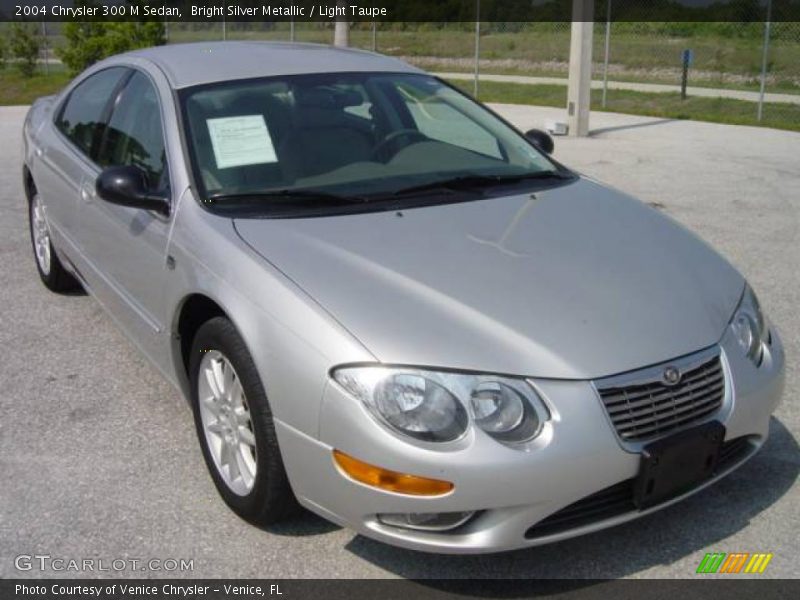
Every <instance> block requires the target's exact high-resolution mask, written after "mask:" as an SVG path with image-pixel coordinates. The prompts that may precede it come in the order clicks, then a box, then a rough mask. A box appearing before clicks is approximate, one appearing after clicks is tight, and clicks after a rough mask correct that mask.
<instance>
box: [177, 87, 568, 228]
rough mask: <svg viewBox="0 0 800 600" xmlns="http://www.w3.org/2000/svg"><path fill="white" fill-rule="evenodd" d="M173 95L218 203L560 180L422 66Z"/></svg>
mask: <svg viewBox="0 0 800 600" xmlns="http://www.w3.org/2000/svg"><path fill="white" fill-rule="evenodd" d="M181 103H182V109H183V114H184V121H185V123H186V128H187V140H188V142H189V144H188V145H189V149H190V154H191V160H192V166H193V169H194V174H195V180H196V183H197V185H198V187H199V188H200V193H201V196H202V198H203V199H204V201H205V202H207V203H208V204H209V205H213V206H214V207H217V208H222V207H225V206H226V205H227V206H232V205H233V206H241V205H243V204H245V205H248V206H253V205H257V206H258V207H259V209H258V210H259V211H266V212H270V211H278V212H280V211H286V210H293V211H300V212H302V211H303V210H316V211H317V212H319V209H320V207H325V208H326V209H328V208H329V209H331V210H341V207H343V206H350V207H356V206H364V205H365V204H367V203H376V202H380V201H382V200H383V201H385V200H386V199H387V198H391V199H392V201H393V202H394V203H395V205H397V203H398V202H399V199H400V198H403V199H406V200H409V199H411V198H414V197H416V198H419V197H423V196H424V197H426V198H427V199H428V202H429V203H431V202H432V203H437V202H448V201H453V199H452V198H453V196H459V195H467V196H469V194H473V195H475V194H479V195H480V196H481V197H485V195H486V194H488V193H491V192H490V191H489V190H493V189H497V188H501V189H507V187H508V186H509V185H511V186H513V185H519V184H520V182H523V181H524V182H526V184H527V185H529V186H530V185H537V186H540V187H541V186H547V185H557V184H558V180H559V179H564V177H565V175H564V173H565V170H564V169H563V168H561V167H559V166H558V165H557V164H555V163H554V162H552V161H551V160H550V159H548V158H547V157H546V156H545V155H543V154H542V153H541V152H539V151H538V150H537V149H536V147H535V146H533V145H532V144H531V143H529V142H528V141H527V140H526V139H525V138H524V137H523V136H522V135H520V134H519V133H518V132H517V131H516V130H514V129H513V128H512V127H510V126H509V125H507V124H506V123H504V122H503V121H502V120H500V119H499V118H497V117H496V116H494V115H493V114H492V113H491V112H490V111H488V110H486V109H485V108H483V107H482V106H481V105H480V104H478V103H476V102H475V101H473V100H471V99H470V98H469V97H468V96H466V95H464V94H462V93H461V92H459V91H457V90H455V89H453V88H451V87H449V86H448V85H447V84H445V83H443V82H441V81H439V80H437V79H435V78H433V77H430V76H427V75H423V74H406V73H400V74H398V73H335V74H313V75H295V76H283V77H270V78H264V79H258V80H245V81H232V82H223V83H218V84H212V85H205V86H199V87H194V88H189V89H187V90H184V91H182V93H181ZM534 180H536V181H535V182H534ZM442 192H444V193H442Z"/></svg>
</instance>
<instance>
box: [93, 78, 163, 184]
mask: <svg viewBox="0 0 800 600" xmlns="http://www.w3.org/2000/svg"><path fill="white" fill-rule="evenodd" d="M97 162H98V163H99V164H100V165H101V166H104V167H110V166H115V167H116V166H134V167H139V168H140V169H141V170H142V171H144V172H145V174H146V175H147V182H148V184H149V186H150V189H152V190H161V189H163V187H165V179H166V178H165V177H164V172H165V164H166V155H165V152H164V130H163V127H162V125H161V109H160V106H159V104H158V96H157V92H156V89H155V88H154V87H153V84H152V83H150V80H149V79H148V78H147V76H146V75H144V74H142V73H140V72H138V71H137V72H136V74H135V75H134V76H133V77H131V79H130V81H129V82H128V83H127V84H126V86H125V89H124V90H123V92H122V96H121V97H120V99H119V102H117V105H116V107H115V108H114V113H113V114H112V115H111V119H110V120H109V122H108V127H107V128H106V131H105V136H104V139H103V143H102V146H101V148H100V152H99V154H98V156H97Z"/></svg>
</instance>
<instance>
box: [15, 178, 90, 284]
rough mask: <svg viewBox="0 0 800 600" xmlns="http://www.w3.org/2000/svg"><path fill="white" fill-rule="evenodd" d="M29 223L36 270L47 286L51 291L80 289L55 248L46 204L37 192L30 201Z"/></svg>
mask: <svg viewBox="0 0 800 600" xmlns="http://www.w3.org/2000/svg"><path fill="white" fill-rule="evenodd" d="M28 225H29V229H30V232H31V245H32V246H33V256H34V258H35V259H36V270H37V271H38V272H39V278H40V279H41V280H42V283H43V284H44V285H45V287H47V289H49V290H50V291H51V292H70V291H73V290H76V289H79V288H80V283H78V280H77V279H75V277H73V276H72V274H70V273H69V272H68V271H67V270H66V269H65V268H64V265H63V264H61V261H60V260H59V259H58V255H57V254H56V251H55V249H54V248H53V243H52V242H51V241H50V226H49V225H48V224H47V215H46V214H45V211H44V205H43V204H42V200H41V198H40V197H39V194H38V193H36V192H34V193H33V196H32V197H31V199H30V202H29V203H28Z"/></svg>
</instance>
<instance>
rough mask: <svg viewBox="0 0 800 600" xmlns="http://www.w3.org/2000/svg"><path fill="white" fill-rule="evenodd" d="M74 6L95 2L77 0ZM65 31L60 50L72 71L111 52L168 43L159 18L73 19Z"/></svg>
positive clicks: (132, 1)
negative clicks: (115, 20) (136, 19)
mask: <svg viewBox="0 0 800 600" xmlns="http://www.w3.org/2000/svg"><path fill="white" fill-rule="evenodd" d="M140 3H141V2H140V0H128V4H140ZM75 6H96V4H95V2H94V1H93V0H76V2H75ZM63 34H64V38H65V39H66V44H65V46H64V47H63V48H61V50H60V51H59V52H58V54H59V57H60V58H61V62H63V63H64V64H65V65H66V67H67V68H68V69H69V71H70V73H72V74H73V75H77V74H78V73H80V72H81V71H83V70H84V69H85V68H87V67H89V66H90V65H92V64H94V63H96V62H97V61H100V60H102V59H104V58H106V57H108V56H112V55H114V54H119V53H120V52H127V51H128V50H135V49H136V48H147V47H149V46H160V45H162V44H164V43H166V36H165V33H164V23H163V22H162V21H159V20H149V21H125V22H104V21H89V22H77V21H71V22H69V23H66V24H65V25H64V28H63Z"/></svg>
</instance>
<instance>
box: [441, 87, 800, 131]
mask: <svg viewBox="0 0 800 600" xmlns="http://www.w3.org/2000/svg"><path fill="white" fill-rule="evenodd" d="M452 83H453V84H454V85H456V86H458V87H460V88H461V89H463V90H465V91H466V92H468V93H472V82H469V81H453V82H452ZM478 91H479V97H480V100H481V101H482V102H505V103H508V104H533V105H538V106H558V107H565V106H566V104H567V88H566V86H561V85H522V84H517V83H498V82H493V81H482V82H481V83H480V88H479V90H478ZM601 97H602V91H601V90H592V110H596V111H605V112H618V113H625V114H630V115H643V116H649V117H661V118H668V119H692V120H695V121H709V122H712V123H727V124H731V125H754V126H761V127H773V128H775V129H787V130H789V131H800V105H796V104H779V103H764V119H763V121H761V123H759V122H758V121H757V120H756V103H755V102H747V101H745V100H734V99H730V98H699V97H689V98H687V99H686V100H681V97H680V94H679V93H677V92H676V93H660V94H649V93H644V92H630V91H627V90H609V91H608V103H607V107H606V108H605V109H603V108H602V107H601V105H600V102H601Z"/></svg>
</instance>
